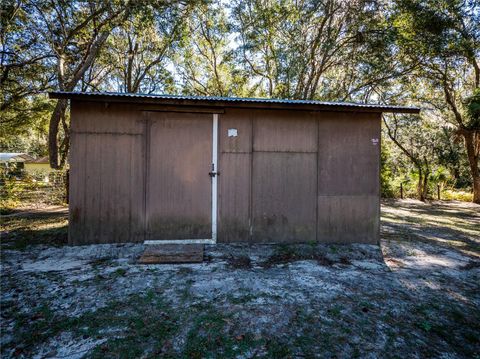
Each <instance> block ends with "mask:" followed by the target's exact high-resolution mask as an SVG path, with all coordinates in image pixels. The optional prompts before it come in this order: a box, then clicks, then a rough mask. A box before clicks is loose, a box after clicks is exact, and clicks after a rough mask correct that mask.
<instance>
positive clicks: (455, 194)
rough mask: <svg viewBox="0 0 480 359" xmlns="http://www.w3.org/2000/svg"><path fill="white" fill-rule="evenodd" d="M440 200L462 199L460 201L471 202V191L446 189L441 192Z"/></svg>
mask: <svg viewBox="0 0 480 359" xmlns="http://www.w3.org/2000/svg"><path fill="white" fill-rule="evenodd" d="M441 198H442V200H445V201H462V202H472V201H473V193H470V192H465V191H458V190H452V189H447V190H444V191H443V192H442V193H441Z"/></svg>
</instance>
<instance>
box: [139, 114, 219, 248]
mask: <svg viewBox="0 0 480 359" xmlns="http://www.w3.org/2000/svg"><path fill="white" fill-rule="evenodd" d="M148 118H149V130H148V133H149V135H148V136H149V143H148V147H149V152H148V169H147V173H148V175H147V195H146V198H147V211H146V223H147V229H146V232H147V239H149V240H162V239H207V238H211V208H212V207H211V178H210V176H209V172H210V171H211V158H212V115H205V114H188V113H167V112H165V113H162V112H158V113H153V112H152V113H149V115H148Z"/></svg>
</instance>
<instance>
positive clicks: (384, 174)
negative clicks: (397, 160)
mask: <svg viewBox="0 0 480 359" xmlns="http://www.w3.org/2000/svg"><path fill="white" fill-rule="evenodd" d="M390 156H391V155H390V152H389V149H388V148H387V147H386V146H382V148H381V152H380V166H381V167H380V191H381V196H382V197H383V198H391V197H394V190H393V183H392V182H393V179H394V176H393V171H392V165H391V163H390Z"/></svg>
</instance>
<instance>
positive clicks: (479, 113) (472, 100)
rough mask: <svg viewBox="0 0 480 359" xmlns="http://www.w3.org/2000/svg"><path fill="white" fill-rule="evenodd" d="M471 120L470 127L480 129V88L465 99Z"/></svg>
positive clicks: (468, 125)
mask: <svg viewBox="0 0 480 359" xmlns="http://www.w3.org/2000/svg"><path fill="white" fill-rule="evenodd" d="M465 105H466V108H467V115H468V119H469V122H468V124H467V127H468V128H471V129H476V130H478V131H480V88H478V87H477V88H476V89H475V90H474V91H473V95H472V96H470V97H468V98H467V99H466V100H465Z"/></svg>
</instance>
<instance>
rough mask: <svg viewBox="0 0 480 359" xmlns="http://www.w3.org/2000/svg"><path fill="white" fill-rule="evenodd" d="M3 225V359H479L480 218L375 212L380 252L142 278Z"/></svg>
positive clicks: (261, 252)
mask: <svg viewBox="0 0 480 359" xmlns="http://www.w3.org/2000/svg"><path fill="white" fill-rule="evenodd" d="M66 225H67V223H66V219H65V213H64V212H62V211H57V212H56V213H54V214H52V215H49V214H48V213H44V214H38V213H37V214H35V217H34V218H32V217H29V216H20V217H18V216H17V217H15V216H14V217H10V218H4V219H2V257H1V341H0V345H1V355H2V357H4V358H10V357H25V358H47V357H48V358H83V357H87V358H90V357H93V358H97V357H98V358H108V357H113V358H118V357H125V358H132V357H142V358H150V357H151V358H159V357H172V358H178V357H184V358H206V357H210V358H232V357H233V358H255V357H269V358H288V357H291V358H303V357H320V358H324V357H328V358H330V357H332V358H355V357H358V358H479V357H480V206H476V205H473V204H469V203H461V202H434V203H429V204H424V203H420V202H417V201H412V200H405V201H388V202H384V203H383V205H382V240H381V245H380V246H377V245H318V244H313V243H312V244H304V245H295V246H293V245H292V246H288V245H276V246H274V245H255V246H251V245H222V244H220V245H216V246H207V247H206V251H205V261H204V262H203V263H201V264H182V265H138V264H136V259H137V258H138V256H139V255H140V253H141V252H142V251H143V249H144V247H143V245H134V244H129V245H95V246H81V247H70V246H66V245H65V241H66Z"/></svg>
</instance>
